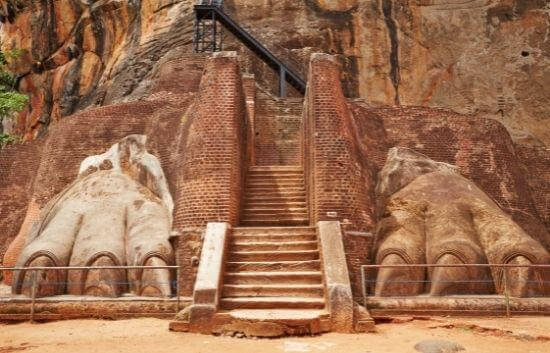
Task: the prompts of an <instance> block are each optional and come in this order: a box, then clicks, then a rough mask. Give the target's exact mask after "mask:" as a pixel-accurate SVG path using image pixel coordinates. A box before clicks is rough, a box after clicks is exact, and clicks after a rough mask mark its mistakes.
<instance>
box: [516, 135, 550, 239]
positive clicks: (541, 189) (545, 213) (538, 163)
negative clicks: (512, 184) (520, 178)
mask: <svg viewBox="0 0 550 353" xmlns="http://www.w3.org/2000/svg"><path fill="white" fill-rule="evenodd" d="M515 149H516V153H517V156H518V158H519V159H520V160H521V162H522V171H523V175H524V176H525V178H526V179H527V183H528V184H529V188H530V190H531V195H532V196H533V199H534V201H535V207H536V209H537V211H538V214H539V216H540V218H541V219H542V221H543V222H544V224H545V225H546V229H547V230H548V232H550V149H548V148H546V147H543V146H524V145H516V148H515Z"/></svg>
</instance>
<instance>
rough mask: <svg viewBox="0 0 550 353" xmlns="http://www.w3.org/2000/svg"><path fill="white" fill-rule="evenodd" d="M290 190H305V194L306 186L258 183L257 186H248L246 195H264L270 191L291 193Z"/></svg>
mask: <svg viewBox="0 0 550 353" xmlns="http://www.w3.org/2000/svg"><path fill="white" fill-rule="evenodd" d="M290 192H303V193H304V194H305V192H306V188H305V187H304V186H303V185H302V186H299V185H298V186H277V185H273V186H266V185H256V186H247V187H246V195H247V196H248V195H263V194H269V193H277V194H282V193H285V194H286V193H290Z"/></svg>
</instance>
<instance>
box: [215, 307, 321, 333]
mask: <svg viewBox="0 0 550 353" xmlns="http://www.w3.org/2000/svg"><path fill="white" fill-rule="evenodd" d="M214 321H215V324H214V327H213V330H212V331H213V332H214V333H215V334H223V335H231V336H233V335H239V334H243V335H245V336H248V337H281V336H289V335H290V336H297V335H312V334H319V333H323V332H329V331H330V317H329V314H328V313H327V312H326V311H325V310H290V309H264V310H232V311H228V312H223V311H222V312H219V313H217V314H216V317H215V318H214Z"/></svg>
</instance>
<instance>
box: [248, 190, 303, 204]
mask: <svg viewBox="0 0 550 353" xmlns="http://www.w3.org/2000/svg"><path fill="white" fill-rule="evenodd" d="M265 202H268V203H287V202H306V193H305V192H302V193H296V195H278V194H271V195H265V194H264V195H255V194H252V195H249V196H247V197H246V198H245V203H246V204H257V203H260V204H261V203H265Z"/></svg>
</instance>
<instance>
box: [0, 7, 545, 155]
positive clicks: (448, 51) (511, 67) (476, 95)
mask: <svg viewBox="0 0 550 353" xmlns="http://www.w3.org/2000/svg"><path fill="white" fill-rule="evenodd" d="M7 1H9V0H2V1H1V2H2V3H4V4H5V3H6V2H7ZM23 3H24V4H25V5H26V7H25V8H22V9H21V10H19V14H18V15H17V16H14V17H13V18H11V20H12V23H10V22H9V21H8V20H7V18H6V19H5V23H4V25H3V26H2V28H1V29H0V38H1V39H2V41H3V45H4V47H10V46H18V47H20V48H23V49H28V50H29V53H28V54H27V55H25V56H24V58H23V59H24V60H22V63H21V65H20V66H21V67H20V68H18V72H19V73H20V74H21V75H22V76H23V77H22V78H21V81H20V85H19V86H20V88H21V89H22V90H23V91H26V92H30V93H31V96H32V102H31V107H32V109H29V110H28V111H26V112H25V113H23V115H22V117H21V120H20V125H19V129H20V130H21V131H25V132H27V133H28V135H27V136H28V137H32V136H35V135H36V134H37V133H38V132H39V131H41V130H42V128H43V126H45V125H47V124H48V123H49V121H50V120H56V119H59V118H60V117H62V116H67V115H70V114H72V113H73V112H75V111H77V110H80V109H83V108H85V107H88V106H90V105H92V104H99V105H102V104H110V103H113V102H117V101H120V100H124V99H128V98H129V97H130V98H131V97H134V98H135V97H139V96H141V95H143V94H144V92H146V91H147V90H148V89H149V87H150V84H151V80H150V79H151V78H152V77H153V76H154V72H155V70H156V68H157V67H158V62H159V61H162V60H163V59H162V58H163V57H166V56H177V55H180V53H181V52H185V51H190V50H191V46H190V45H189V44H190V43H191V41H192V5H193V3H194V1H193V0H162V1H153V0H138V1H131V2H130V1H118V0H102V1H95V2H90V3H86V2H81V1H77V0H64V1H49V2H48V1H42V2H37V1H30V0H26V1H23ZM225 3H226V8H227V12H228V13H230V14H231V15H232V16H233V17H235V18H236V19H237V20H238V22H239V23H240V24H241V25H242V26H243V27H245V28H249V29H251V31H252V32H253V33H254V34H255V35H257V36H258V38H259V39H260V40H261V41H262V42H264V43H266V44H267V45H268V47H271V48H276V47H279V46H280V47H283V48H286V49H287V50H286V52H291V53H292V54H293V57H295V58H296V59H297V60H296V61H297V62H298V63H301V66H303V67H307V65H306V64H307V62H308V59H309V55H310V54H311V53H312V52H318V51H321V52H326V53H332V54H339V55H341V56H342V61H343V63H344V65H345V70H343V72H344V74H343V76H344V77H343V78H344V91H345V92H346V94H347V95H348V96H361V97H364V98H365V99H367V100H368V102H369V103H371V104H396V103H399V104H404V105H419V106H442V107H447V108H450V109H453V110H455V111H457V112H460V113H477V114H478V116H480V117H484V118H492V119H497V120H499V121H501V122H502V123H503V124H504V125H505V126H506V127H507V128H508V129H509V130H510V131H511V132H512V137H513V138H514V139H515V140H518V141H522V142H524V143H530V144H533V143H534V144H540V143H541V142H542V143H544V144H546V145H548V144H550V130H549V129H548V127H547V126H548V124H547V123H546V122H547V121H548V119H549V113H548V107H549V106H550V98H549V97H548V95H547V94H546V91H545V89H544V88H545V87H548V86H550V72H549V67H550V65H549V63H550V7H549V4H548V2H547V1H545V0H469V1H464V0H415V1H408V0H303V1H295V0H282V1H257V0H226V1H225ZM225 45H226V49H239V50H241V51H242V52H243V53H247V51H246V50H244V49H242V48H241V47H240V46H239V45H238V43H237V42H236V41H235V40H234V39H231V37H230V36H228V37H227V39H226V44H225ZM242 64H243V68H244V71H249V72H251V73H255V74H256V77H257V78H258V80H259V81H260V82H262V84H263V85H265V86H266V87H271V86H272V85H274V84H276V77H275V76H274V75H273V73H271V72H270V70H269V69H268V68H267V67H265V66H264V65H263V64H262V63H261V62H260V61H258V60H257V59H256V58H254V57H253V56H248V57H247V58H245V59H243V60H242Z"/></svg>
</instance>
